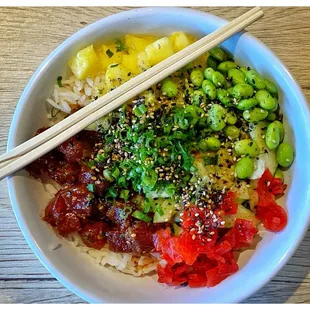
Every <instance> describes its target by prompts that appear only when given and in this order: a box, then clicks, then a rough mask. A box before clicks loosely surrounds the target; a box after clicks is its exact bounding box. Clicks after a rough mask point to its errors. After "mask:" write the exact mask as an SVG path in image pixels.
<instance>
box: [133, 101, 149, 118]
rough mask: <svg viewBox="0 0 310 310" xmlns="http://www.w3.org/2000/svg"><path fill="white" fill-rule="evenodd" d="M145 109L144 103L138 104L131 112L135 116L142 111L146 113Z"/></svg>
mask: <svg viewBox="0 0 310 310" xmlns="http://www.w3.org/2000/svg"><path fill="white" fill-rule="evenodd" d="M146 111H147V108H146V106H145V105H144V104H140V105H138V106H136V107H135V108H134V110H133V113H134V114H135V115H136V116H140V115H142V114H144V113H146Z"/></svg>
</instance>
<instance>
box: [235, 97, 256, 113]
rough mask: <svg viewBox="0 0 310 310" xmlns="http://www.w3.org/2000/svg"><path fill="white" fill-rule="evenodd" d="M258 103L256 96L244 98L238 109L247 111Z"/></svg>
mask: <svg viewBox="0 0 310 310" xmlns="http://www.w3.org/2000/svg"><path fill="white" fill-rule="evenodd" d="M257 104H258V101H257V100H256V99H255V98H249V99H242V100H240V101H239V102H238V104H237V109H239V110H242V111H245V110H250V109H252V108H254V107H255V106H256V105H257Z"/></svg>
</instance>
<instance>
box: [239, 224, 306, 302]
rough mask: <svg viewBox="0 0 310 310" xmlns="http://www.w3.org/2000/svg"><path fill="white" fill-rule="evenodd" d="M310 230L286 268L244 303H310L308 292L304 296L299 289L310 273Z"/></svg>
mask: <svg viewBox="0 0 310 310" xmlns="http://www.w3.org/2000/svg"><path fill="white" fill-rule="evenodd" d="M309 257H310V230H308V232H307V234H306V236H305V238H304V239H303V241H302V243H301V244H300V246H299V247H298V249H297V251H296V252H295V254H294V256H293V257H292V258H291V259H290V260H289V261H288V263H287V264H286V265H285V267H284V268H283V269H282V270H281V271H280V272H279V273H278V274H277V275H276V277H275V278H273V280H272V281H270V282H269V283H268V284H267V285H265V286H264V287H263V288H262V289H260V290H259V291H258V292H257V293H256V294H255V295H253V296H252V297H251V298H249V299H247V300H245V301H244V302H243V303H279V304H282V303H285V302H289V303H303V302H304V303H309V302H310V296H308V295H307V290H306V291H305V293H304V295H303V294H302V292H299V294H298V296H297V295H296V296H294V294H295V292H296V291H297V289H298V288H299V287H300V286H301V285H302V283H303V281H304V279H305V278H306V277H307V275H308V274H309V272H310V259H309Z"/></svg>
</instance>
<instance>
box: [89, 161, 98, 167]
mask: <svg viewBox="0 0 310 310" xmlns="http://www.w3.org/2000/svg"><path fill="white" fill-rule="evenodd" d="M88 167H89V168H92V167H96V162H95V161H94V160H90V161H89V162H88Z"/></svg>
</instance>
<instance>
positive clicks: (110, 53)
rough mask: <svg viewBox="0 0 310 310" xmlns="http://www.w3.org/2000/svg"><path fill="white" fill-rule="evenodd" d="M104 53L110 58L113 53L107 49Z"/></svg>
mask: <svg viewBox="0 0 310 310" xmlns="http://www.w3.org/2000/svg"><path fill="white" fill-rule="evenodd" d="M105 53H106V54H107V55H108V57H109V58H111V57H112V56H113V55H114V53H113V52H112V51H111V50H109V49H108V50H107V51H106V52H105Z"/></svg>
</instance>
